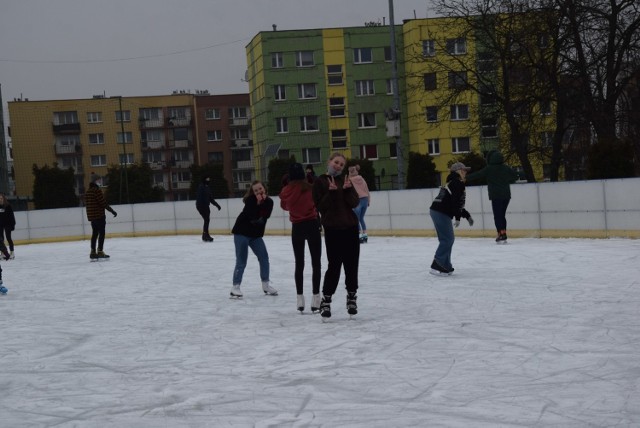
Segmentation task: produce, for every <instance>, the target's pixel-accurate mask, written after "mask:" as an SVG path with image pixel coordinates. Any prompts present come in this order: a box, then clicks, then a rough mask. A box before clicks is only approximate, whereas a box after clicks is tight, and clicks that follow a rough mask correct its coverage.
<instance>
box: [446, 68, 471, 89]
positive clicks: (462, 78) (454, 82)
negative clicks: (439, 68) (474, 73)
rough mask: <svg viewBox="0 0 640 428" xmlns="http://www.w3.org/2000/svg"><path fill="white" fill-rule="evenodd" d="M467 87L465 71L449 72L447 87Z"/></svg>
mask: <svg viewBox="0 0 640 428" xmlns="http://www.w3.org/2000/svg"><path fill="white" fill-rule="evenodd" d="M466 87H467V72H466V71H450V72H449V89H464V88H466Z"/></svg>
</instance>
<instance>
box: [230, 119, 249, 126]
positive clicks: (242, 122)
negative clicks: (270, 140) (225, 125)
mask: <svg viewBox="0 0 640 428" xmlns="http://www.w3.org/2000/svg"><path fill="white" fill-rule="evenodd" d="M229 126H251V119H249V118H248V117H232V118H229Z"/></svg>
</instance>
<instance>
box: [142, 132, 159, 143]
mask: <svg viewBox="0 0 640 428" xmlns="http://www.w3.org/2000/svg"><path fill="white" fill-rule="evenodd" d="M140 135H141V137H142V141H162V131H160V130H157V129H156V130H154V129H150V130H147V131H141V132H140Z"/></svg>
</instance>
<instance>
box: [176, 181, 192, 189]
mask: <svg viewBox="0 0 640 428" xmlns="http://www.w3.org/2000/svg"><path fill="white" fill-rule="evenodd" d="M190 187H191V182H190V181H176V182H175V183H173V188H174V189H189V188H190Z"/></svg>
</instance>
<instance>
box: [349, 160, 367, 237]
mask: <svg viewBox="0 0 640 428" xmlns="http://www.w3.org/2000/svg"><path fill="white" fill-rule="evenodd" d="M358 171H360V165H353V166H350V167H349V180H351V184H352V185H353V188H354V189H356V192H358V197H359V198H360V203H359V204H358V206H357V207H355V208H354V209H353V212H355V213H356V216H357V217H358V224H359V225H360V243H361V244H363V243H366V242H367V241H368V240H369V236H368V235H367V224H366V223H365V222H364V215H365V213H366V212H367V208H368V207H369V205H370V203H371V195H370V194H369V186H367V182H366V181H365V179H364V178H362V176H361V175H360V174H359V173H358Z"/></svg>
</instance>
